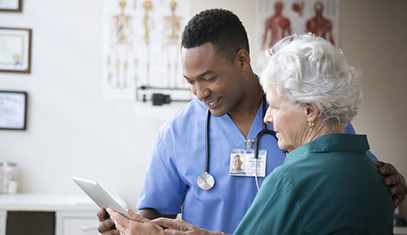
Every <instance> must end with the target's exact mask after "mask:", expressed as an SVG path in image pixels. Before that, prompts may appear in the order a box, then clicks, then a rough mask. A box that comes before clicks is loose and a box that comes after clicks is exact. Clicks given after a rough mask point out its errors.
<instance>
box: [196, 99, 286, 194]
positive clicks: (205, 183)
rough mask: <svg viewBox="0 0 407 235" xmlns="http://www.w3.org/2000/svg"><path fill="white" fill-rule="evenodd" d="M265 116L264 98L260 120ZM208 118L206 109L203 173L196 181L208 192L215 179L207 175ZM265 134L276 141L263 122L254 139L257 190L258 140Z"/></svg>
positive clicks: (274, 134)
mask: <svg viewBox="0 0 407 235" xmlns="http://www.w3.org/2000/svg"><path fill="white" fill-rule="evenodd" d="M265 114H266V99H265V97H263V116H262V120H263V119H264V116H265ZM210 118H211V112H210V110H209V109H208V111H207V114H206V127H205V172H204V173H203V174H202V175H200V176H199V177H198V180H197V184H198V186H199V187H200V188H201V189H202V190H209V189H211V188H213V186H214V185H215V179H214V177H213V176H212V175H211V174H209V161H210V153H209V151H210V137H209V127H210V126H209V125H210ZM265 134H270V135H272V136H274V138H276V140H278V139H277V136H276V132H274V131H273V130H270V129H268V128H267V125H266V123H264V122H263V130H262V131H260V132H259V133H258V134H257V136H256V139H255V141H254V158H255V159H256V163H255V164H256V175H255V178H256V184H257V188H259V186H258V181H257V160H258V158H259V144H260V140H261V138H262V137H263V135H265Z"/></svg>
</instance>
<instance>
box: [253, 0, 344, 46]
mask: <svg viewBox="0 0 407 235" xmlns="http://www.w3.org/2000/svg"><path fill="white" fill-rule="evenodd" d="M339 4H340V1H339V0H303V1H299V0H284V1H279V0H257V30H256V31H257V43H258V45H259V47H258V48H259V49H260V50H261V51H264V50H266V49H268V48H270V47H271V46H272V45H273V44H274V43H275V42H276V41H278V40H280V39H282V38H284V37H286V36H288V35H291V34H293V33H297V34H300V33H306V32H311V33H313V34H315V35H318V36H320V37H323V38H325V39H327V40H329V41H330V42H331V43H333V44H334V45H338V43H339V42H338V41H339V35H338V34H339ZM263 54H264V53H263Z"/></svg>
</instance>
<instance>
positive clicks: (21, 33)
mask: <svg viewBox="0 0 407 235" xmlns="http://www.w3.org/2000/svg"><path fill="white" fill-rule="evenodd" d="M0 2H1V0H0ZM31 34H32V32H31V29H20V28H1V27H0V72H15V73H30V70H31Z"/></svg>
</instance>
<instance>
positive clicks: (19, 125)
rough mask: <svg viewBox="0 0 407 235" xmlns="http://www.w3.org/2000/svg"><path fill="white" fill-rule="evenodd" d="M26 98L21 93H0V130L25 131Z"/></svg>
mask: <svg viewBox="0 0 407 235" xmlns="http://www.w3.org/2000/svg"><path fill="white" fill-rule="evenodd" d="M27 96H28V95H27V92H23V91H4V90H1V91H0V129H3V130H25V129H26V127H27V125H26V123H27Z"/></svg>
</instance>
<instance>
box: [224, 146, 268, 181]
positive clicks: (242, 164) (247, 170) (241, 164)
mask: <svg viewBox="0 0 407 235" xmlns="http://www.w3.org/2000/svg"><path fill="white" fill-rule="evenodd" d="M266 160H267V150H262V149H261V150H259V158H258V160H257V177H265V176H266ZM229 175H233V176H253V177H254V176H255V175H256V159H255V158H254V150H252V149H250V150H247V149H233V150H232V152H231V154H230V168H229Z"/></svg>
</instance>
